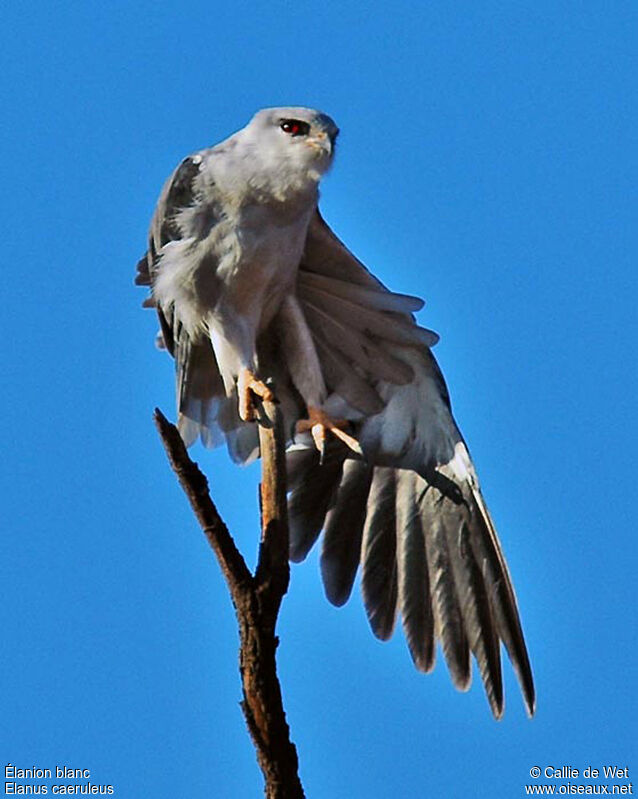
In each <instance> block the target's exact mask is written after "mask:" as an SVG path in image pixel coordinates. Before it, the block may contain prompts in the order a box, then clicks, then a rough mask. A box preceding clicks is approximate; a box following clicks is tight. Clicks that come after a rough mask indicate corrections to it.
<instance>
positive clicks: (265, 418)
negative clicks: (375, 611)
mask: <svg viewBox="0 0 638 799" xmlns="http://www.w3.org/2000/svg"><path fill="white" fill-rule="evenodd" d="M262 410H263V413H262V420H261V422H260V428H259V443H260V447H261V458H262V460H261V463H262V481H261V486H260V499H261V543H260V547H259V559H258V564H257V569H256V571H255V576H253V575H252V574H251V573H250V570H249V569H248V567H247V566H246V562H245V560H244V558H243V557H242V555H241V553H240V552H239V550H238V549H237V547H236V546H235V542H234V541H233V538H232V536H231V535H230V533H229V532H228V528H227V527H226V525H225V524H224V522H223V521H222V519H221V517H220V515H219V513H218V512H217V508H216V507H215V505H214V503H213V501H212V499H211V497H210V493H209V490H208V481H207V480H206V477H205V476H204V475H203V474H202V472H201V471H200V469H199V468H198V466H197V465H196V464H195V463H193V461H192V460H191V459H190V457H189V456H188V453H187V451H186V447H185V446H184V443H183V441H182V439H181V436H180V435H179V432H178V431H177V428H176V427H175V426H174V425H172V424H171V423H170V422H169V421H168V420H167V419H166V417H165V416H164V415H163V414H162V412H161V411H160V410H159V409H155V424H156V426H157V429H158V431H159V434H160V436H161V438H162V442H163V444H164V448H165V449H166V454H167V455H168V459H169V461H170V464H171V466H172V468H173V471H174V472H175V474H176V475H177V478H178V480H179V482H180V485H181V486H182V489H183V490H184V493H185V494H186V496H187V497H188V500H189V502H190V504H191V507H192V509H193V512H194V513H195V516H196V517H197V519H198V521H199V523H200V525H201V528H202V530H203V531H204V534H205V535H206V538H207V539H208V542H209V543H210V545H211V547H212V549H213V551H214V552H215V555H216V556H217V560H218V561H219V564H220V566H221V569H222V572H223V574H224V577H225V578H226V582H227V584H228V588H229V591H230V595H231V598H232V601H233V605H234V607H235V613H236V615H237V621H238V624H239V639H240V651H239V669H240V673H241V679H242V690H243V694H244V699H243V701H242V703H241V706H242V710H243V712H244V717H245V719H246V724H247V725H248V729H249V731H250V735H251V737H252V740H253V743H254V745H255V749H256V751H257V760H258V762H259V766H260V767H261V770H262V772H263V775H264V779H265V793H266V797H267V799H303V797H304V792H303V788H302V786H301V782H300V780H299V776H298V759H297V750H296V749H295V745H294V744H293V743H292V741H291V740H290V731H289V728H288V723H287V722H286V714H285V712H284V708H283V702H282V697H281V687H280V685H279V679H278V677H277V664H276V650H277V645H278V639H277V637H276V635H275V627H276V624H277V616H278V614H279V608H280V606H281V601H282V598H283V596H284V594H285V593H286V591H287V590H288V582H289V576H290V570H289V565H288V521H287V514H286V465H285V436H284V434H283V428H282V421H281V413H280V411H279V409H278V408H277V406H276V405H275V404H274V403H272V402H266V403H264V404H263V408H262Z"/></svg>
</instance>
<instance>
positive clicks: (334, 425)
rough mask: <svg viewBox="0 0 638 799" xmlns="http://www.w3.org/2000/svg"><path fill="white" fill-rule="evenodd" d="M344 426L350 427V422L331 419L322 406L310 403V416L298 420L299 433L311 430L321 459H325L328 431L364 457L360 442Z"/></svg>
mask: <svg viewBox="0 0 638 799" xmlns="http://www.w3.org/2000/svg"><path fill="white" fill-rule="evenodd" d="M344 427H349V422H348V421H347V420H346V419H331V418H330V417H329V416H328V414H327V413H325V411H322V410H321V408H313V407H312V406H310V405H309V406H308V418H307V419H300V420H299V421H298V422H297V428H296V429H297V432H298V433H305V432H306V431H307V430H310V432H311V434H312V438H313V440H314V442H315V446H316V447H317V449H318V450H319V455H320V456H321V460H323V455H324V452H325V449H326V438H327V435H328V432H330V433H332V435H333V436H335V438H338V439H339V440H340V441H343V443H344V444H345V445H346V446H347V447H349V448H350V449H351V450H352V451H353V452H355V453H356V454H357V455H360V456H361V457H364V456H363V450H362V449H361V446H360V444H359V442H358V441H357V439H356V438H353V437H352V436H351V435H348V433H346V432H345V431H344V429H343V428H344Z"/></svg>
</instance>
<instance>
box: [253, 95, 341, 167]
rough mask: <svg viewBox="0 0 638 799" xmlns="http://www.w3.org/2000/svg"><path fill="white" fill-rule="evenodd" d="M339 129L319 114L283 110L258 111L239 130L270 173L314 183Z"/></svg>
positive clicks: (327, 162)
mask: <svg viewBox="0 0 638 799" xmlns="http://www.w3.org/2000/svg"><path fill="white" fill-rule="evenodd" d="M338 133H339V128H338V127H337V126H336V125H335V123H334V122H333V120H332V119H331V118H330V117H329V116H327V115H326V114H323V113H321V111H316V110H314V109H312V108H299V107H282V108H265V109H263V110H262V111H258V112H257V113H256V114H255V116H254V117H253V118H252V119H251V121H250V122H249V124H248V125H247V126H246V127H245V128H244V130H243V131H242V137H243V138H244V141H246V142H250V143H251V144H253V145H254V146H255V148H257V149H258V152H259V157H260V159H261V160H262V161H263V166H264V167H265V168H266V169H267V170H269V171H271V172H296V173H297V174H298V175H299V176H300V177H301V176H302V175H303V176H304V177H306V176H307V178H309V179H310V180H312V181H314V182H317V181H318V180H319V179H320V178H321V176H322V175H323V174H324V173H325V172H326V171H327V170H328V169H329V167H330V165H331V163H332V159H333V156H334V150H335V141H336V138H337V135H338Z"/></svg>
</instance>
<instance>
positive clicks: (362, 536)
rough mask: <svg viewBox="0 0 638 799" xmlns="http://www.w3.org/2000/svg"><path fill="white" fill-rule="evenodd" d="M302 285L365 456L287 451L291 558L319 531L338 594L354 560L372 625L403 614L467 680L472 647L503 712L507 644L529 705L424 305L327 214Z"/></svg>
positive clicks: (498, 559)
mask: <svg viewBox="0 0 638 799" xmlns="http://www.w3.org/2000/svg"><path fill="white" fill-rule="evenodd" d="M298 296H299V299H300V302H301V306H302V309H303V312H304V315H305V317H306V320H307V322H308V325H309V328H310V331H311V334H312V336H313V340H314V343H315V346H316V348H317V351H318V353H319V358H320V362H321V367H322V370H323V372H324V378H325V380H326V384H327V386H328V389H329V391H330V392H331V396H330V397H329V399H328V403H327V405H328V406H329V407H331V408H332V409H333V413H334V415H343V416H345V417H346V418H349V419H350V420H351V421H352V423H353V426H354V434H355V435H356V437H357V438H358V440H359V442H360V443H361V446H362V448H363V450H364V452H365V454H366V461H365V462H364V461H360V460H355V459H353V458H351V457H350V455H351V453H349V452H348V451H347V450H346V449H345V448H342V447H341V446H340V445H339V444H338V443H337V442H332V444H331V447H330V448H329V450H328V452H327V453H326V455H325V457H324V462H323V463H322V464H320V463H319V455H318V453H317V452H316V450H315V449H314V447H313V446H312V443H311V442H310V441H309V440H307V439H306V440H303V439H302V440H300V441H297V442H296V444H295V445H294V446H292V447H291V448H290V449H289V451H288V455H287V462H288V473H289V488H290V490H291V493H290V500H289V510H290V527H291V557H292V558H293V560H302V559H303V558H304V557H305V556H306V554H307V553H308V551H309V549H310V548H311V546H312V545H313V543H314V542H315V541H316V539H317V538H318V536H319V534H320V532H321V531H322V530H323V545H322V555H321V570H322V576H323V581H324V586H325V589H326V594H327V596H328V598H329V599H330V601H331V602H333V603H334V604H337V605H341V604H343V603H344V602H345V601H346V600H347V599H348V597H349V595H350V592H351V590H352V585H353V582H354V579H355V576H356V572H357V569H358V567H359V564H361V571H362V574H361V586H362V591H363V597H364V602H365V606H366V610H367V614H368V619H369V621H370V624H371V627H372V629H373V631H374V633H375V634H376V635H377V636H378V637H379V638H381V639H386V638H389V637H390V635H391V634H392V631H393V628H394V624H395V619H396V617H397V615H398V614H400V616H401V620H402V625H403V628H404V631H405V634H406V638H407V642H408V646H409V648H410V652H411V654H412V657H413V659H414V662H415V664H416V666H417V668H419V669H421V670H423V671H429V670H430V669H432V667H433V665H434V655H435V641H436V640H437V639H438V640H439V641H440V643H441V647H442V650H443V653H444V656H445V659H446V661H447V663H448V667H449V669H450V672H451V675H452V679H453V681H454V683H455V685H456V686H457V687H458V688H460V689H461V690H466V689H467V688H468V687H469V685H470V679H471V666H470V653H473V655H474V657H475V659H476V662H477V665H478V668H479V672H480V674H481V677H482V680H483V683H484V685H485V689H486V693H487V696H488V700H489V702H490V706H491V708H492V711H493V713H494V715H495V716H496V717H497V718H498V717H500V716H501V715H502V712H503V706H504V702H503V682H502V676H501V659H500V642H501V641H502V642H503V643H504V645H505V647H506V649H507V651H508V653H509V656H510V659H511V661H512V663H513V666H514V669H515V671H516V673H517V675H518V679H519V682H520V684H521V688H522V691H523V695H524V698H525V703H526V706H527V709H528V712H529V713H530V715H531V714H532V713H533V712H534V707H535V695H534V685H533V679H532V673H531V668H530V664H529V659H528V655H527V650H526V647H525V642H524V639H523V634H522V630H521V624H520V620H519V614H518V609H517V604H516V599H515V596H514V590H513V587H512V583H511V580H510V577H509V573H508V570H507V566H506V563H505V559H504V556H503V553H502V550H501V547H500V544H499V541H498V537H497V535H496V531H495V529H494V524H493V522H492V519H491V517H490V514H489V512H488V510H487V506H486V505H485V502H484V500H483V497H482V494H481V491H480V488H479V483H478V479H477V476H476V473H475V470H474V466H473V464H472V461H471V459H470V456H469V453H468V450H467V448H466V445H465V443H464V441H463V438H462V436H461V433H460V432H459V429H458V427H457V426H456V423H455V421H454V418H453V416H452V412H451V408H450V402H449V396H448V393H447V389H446V386H445V382H444V380H443V377H442V375H441V372H440V370H439V368H438V365H437V363H436V361H435V359H434V356H433V355H432V353H431V352H430V349H429V347H430V346H432V345H433V344H434V343H435V342H436V340H437V338H436V335H435V334H433V333H432V332H431V331H428V330H424V329H422V328H419V327H418V326H417V325H416V323H415V322H414V319H413V318H412V316H411V312H412V311H414V310H417V309H418V308H419V307H420V305H421V303H420V301H418V300H415V298H412V297H406V296H404V295H396V294H391V293H390V292H388V291H387V290H386V289H385V288H384V286H383V285H382V284H381V283H380V282H379V281H378V280H376V278H374V277H373V276H372V275H371V274H370V273H369V272H368V271H367V269H365V267H364V266H363V265H362V264H361V263H360V262H359V261H358V260H357V259H356V258H355V257H354V256H353V255H352V254H351V253H350V252H349V251H348V250H347V249H346V247H345V246H344V245H343V244H342V243H341V242H340V241H339V239H337V237H336V236H335V235H334V233H332V231H331V230H330V228H329V227H328V226H327V225H326V224H325V222H324V221H323V220H322V219H321V217H320V216H319V214H317V215H316V217H315V219H314V220H313V222H312V223H311V226H310V229H309V232H308V239H307V245H306V250H305V253H304V258H303V261H302V264H301V268H300V273H299V282H298Z"/></svg>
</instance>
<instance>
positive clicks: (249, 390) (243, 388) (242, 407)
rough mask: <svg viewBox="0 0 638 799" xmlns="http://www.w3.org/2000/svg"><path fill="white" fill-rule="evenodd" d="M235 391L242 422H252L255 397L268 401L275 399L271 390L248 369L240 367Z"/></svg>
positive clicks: (255, 410)
mask: <svg viewBox="0 0 638 799" xmlns="http://www.w3.org/2000/svg"><path fill="white" fill-rule="evenodd" d="M237 393H238V394H239V416H240V418H241V419H243V421H244V422H254V421H255V418H256V416H257V409H256V408H255V397H257V398H258V399H260V400H266V401H269V402H274V401H275V395H274V394H273V392H272V390H271V389H270V388H268V386H267V385H266V384H265V383H264V382H263V381H262V380H259V379H258V378H257V377H255V375H254V374H253V373H252V372H251V371H250V369H242V370H241V372H240V373H239V377H238V378H237Z"/></svg>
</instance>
